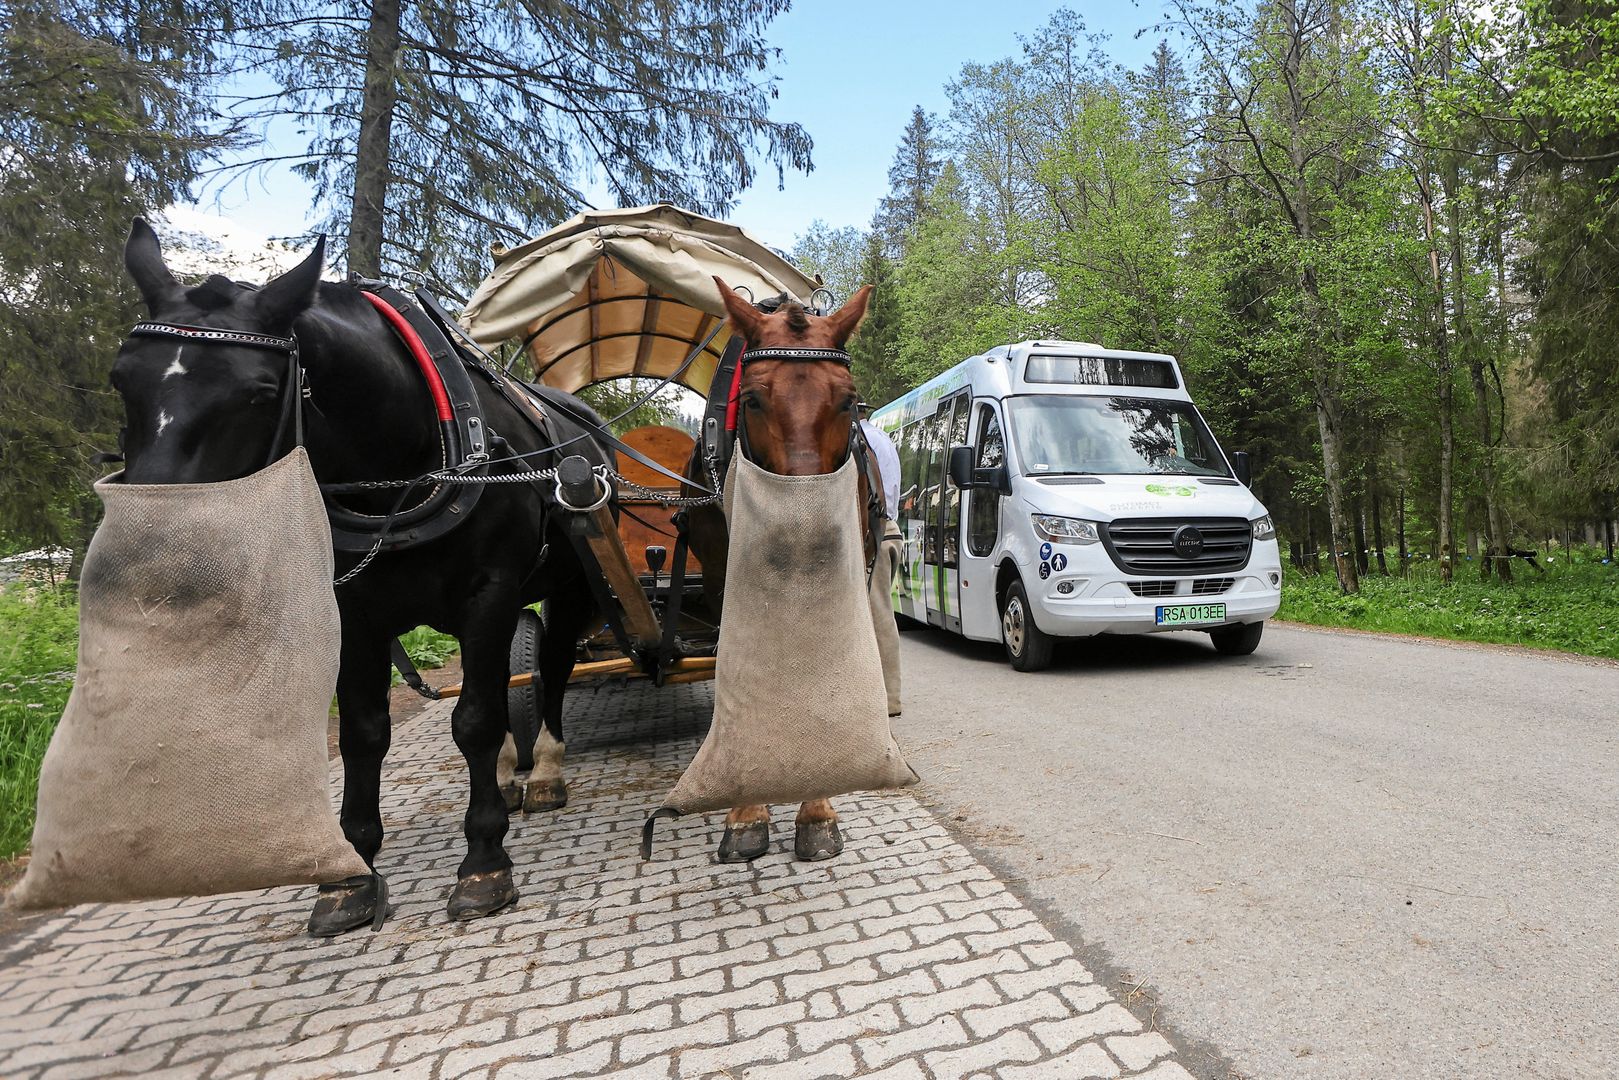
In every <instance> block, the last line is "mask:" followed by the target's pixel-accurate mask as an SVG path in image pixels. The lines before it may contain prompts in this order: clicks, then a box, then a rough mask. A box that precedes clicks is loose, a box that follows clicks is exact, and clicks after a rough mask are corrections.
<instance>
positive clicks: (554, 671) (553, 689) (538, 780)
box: [523, 579, 596, 813]
mask: <svg viewBox="0 0 1619 1080" xmlns="http://www.w3.org/2000/svg"><path fill="white" fill-rule="evenodd" d="M595 610H596V604H595V601H593V600H592V599H591V596H590V592H589V589H588V587H587V586H586V585H585V584H584V582H583V580H582V579H580V580H577V581H575V582H573V583H572V585H571V586H570V587H569V588H567V589H566V591H563V592H560V593H558V594H557V595H555V596H553V597H552V598H551V599H549V600H547V601H546V602H545V635H544V637H542V638H541V639H540V690H541V692H542V693H543V694H544V706H545V723H544V725H542V726H541V728H540V734H539V738H537V739H535V740H534V770H533V771H532V772H531V773H529V776H528V792H527V793H526V794H525V795H524V797H523V810H524V812H526V813H537V812H539V811H543V810H558V809H560V808H562V807H564V806H566V805H567V804H568V784H567V781H566V780H565V779H564V778H563V775H562V756H563V751H564V749H565V743H564V741H563V734H562V699H563V697H564V696H565V695H566V694H567V692H568V679H569V677H570V676H571V675H572V674H573V664H574V660H575V659H576V657H577V653H578V643H579V634H580V632H581V631H583V630H584V628H585V624H586V623H587V622H588V621H589V619H590V617H591V616H592V615H593V614H595Z"/></svg>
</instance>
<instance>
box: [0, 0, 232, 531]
mask: <svg viewBox="0 0 1619 1080" xmlns="http://www.w3.org/2000/svg"><path fill="white" fill-rule="evenodd" d="M210 10H211V4H209V3H188V2H185V0H173V2H165V0H134V2H132V3H128V4H122V5H117V6H115V7H113V8H109V7H106V6H102V5H95V4H91V3H84V2H73V3H65V4H47V3H37V2H34V0H22V2H14V0H0V301H3V302H0V386H4V387H5V393H4V394H0V532H3V533H5V534H8V535H9V536H11V537H13V538H15V539H18V540H22V541H24V542H26V543H27V544H28V545H29V546H34V545H39V544H45V543H64V544H68V545H70V546H78V547H81V548H82V545H83V544H85V543H86V542H87V541H88V538H89V530H90V528H91V526H92V524H93V522H94V521H95V519H96V517H97V516H98V515H99V507H98V505H97V504H96V501H95V499H94V498H93V497H92V496H91V494H90V491H89V481H90V480H91V479H93V478H94V476H95V475H96V471H97V470H96V469H95V468H94V466H92V465H91V463H90V461H89V458H90V455H91V454H93V453H94V452H95V451H97V450H103V449H109V448H112V447H114V446H116V442H117V432H118V417H119V414H120V412H121V409H120V408H119V405H118V399H117V397H116V395H114V394H113V393H112V390H111V387H110V386H108V383H107V373H108V370H109V369H110V367H111V364H112V359H113V354H114V351H115V350H116V348H117V346H118V342H119V341H120V340H121V339H122V337H123V331H124V329H125V328H126V327H127V326H128V325H129V323H130V322H131V321H132V320H133V318H134V317H135V316H136V315H137V313H138V312H139V303H138V301H137V299H136V297H135V291H134V289H133V287H132V286H131V285H130V284H129V283H128V281H127V280H126V279H125V275H124V271H123V258H122V253H123V243H124V238H125V237H126V236H127V235H128V232H129V225H130V219H131V218H133V217H135V216H136V215H137V214H145V213H151V212H152V211H154V210H157V209H160V208H161V207H163V206H165V205H167V204H169V203H170V202H172V201H174V200H175V199H176V198H179V197H182V196H183V195H184V194H185V193H186V192H187V190H188V188H189V185H190V184H191V182H192V179H193V178H194V177H195V175H196V173H197V169H198V167H199V165H200V163H201V161H202V160H203V158H204V157H205V156H206V155H207V154H208V153H210V152H211V151H212V150H214V149H217V148H218V147H220V146H222V145H225V144H228V143H229V142H231V141H232V139H233V137H234V135H233V133H232V132H231V131H230V130H229V129H228V128H225V127H222V126H221V125H220V124H219V123H218V122H217V121H216V120H215V118H214V117H213V116H212V115H211V114H210V112H209V110H208V109H207V107H206V105H205V103H204V102H203V100H202V88H203V85H204V83H205V81H206V80H207V79H208V78H209V77H210V75H211V73H212V68H213V58H212V57H211V55H209V54H208V53H207V51H206V50H204V49H201V48H199V47H198V46H197V44H196V42H194V41H192V39H191V38H190V36H189V35H187V34H185V33H184V32H182V31H181V30H179V29H177V28H179V27H183V26H185V25H187V24H188V23H189V22H190V21H191V20H193V19H195V18H203V17H206V15H207V13H208V12H209V11H210Z"/></svg>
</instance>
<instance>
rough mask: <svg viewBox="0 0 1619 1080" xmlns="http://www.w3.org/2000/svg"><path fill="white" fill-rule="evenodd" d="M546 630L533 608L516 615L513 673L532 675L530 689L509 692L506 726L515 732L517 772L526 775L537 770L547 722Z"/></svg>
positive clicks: (521, 688)
mask: <svg viewBox="0 0 1619 1080" xmlns="http://www.w3.org/2000/svg"><path fill="white" fill-rule="evenodd" d="M544 632H545V631H544V628H543V625H542V624H541V622H540V617H539V615H538V614H537V613H535V612H534V611H533V610H532V609H530V608H524V609H523V610H522V611H520V612H518V613H517V633H515V634H513V635H512V649H511V654H510V659H511V673H512V674H513V675H521V674H522V673H523V672H525V671H529V672H533V673H534V678H533V681H531V682H530V683H529V684H528V685H527V686H514V687H513V688H511V689H510V690H508V691H506V723H507V725H508V726H509V727H510V728H511V730H512V741H513V742H514V743H516V744H517V768H518V769H519V771H526V770H528V769H532V768H533V767H534V740H535V739H538V738H539V737H540V724H541V723H543V722H544V719H545V718H544V716H543V715H542V713H541V708H542V707H543V701H542V695H541V693H540V675H539V670H538V669H539V665H540V635H541V634H543V633H544Z"/></svg>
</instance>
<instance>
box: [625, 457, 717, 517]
mask: <svg viewBox="0 0 1619 1080" xmlns="http://www.w3.org/2000/svg"><path fill="white" fill-rule="evenodd" d="M703 464H704V465H705V466H707V469H708V482H709V485H710V486H711V488H712V490H713V491H714V494H712V495H665V494H664V491H665V490H666V489H664V488H651V487H647V486H646V485H645V484H637V483H636V482H635V481H634V480H628V479H626V478H625V477H624V474H623V473H620V472H617V471H616V470H614V469H608V470H607V473H608V475H610V476H611V477H612V478H613V479H614V480H616V481H618V484H619V486H620V487H621V488H624V489H626V490H628V491H629V493H630V494H632V495H638V496H640V497H641V498H643V499H648V500H650V501H652V502H656V503H657V504H658V505H660V506H712V505H713V504H714V503H717V502H719V501H720V500H721V499H722V498H724V497H725V496H724V493H723V492H721V491H720V478H719V474H718V473H717V472H715V470H714V463H713V462H712V461H710V460H709V459H708V456H707V455H706V454H705V455H704V457H703Z"/></svg>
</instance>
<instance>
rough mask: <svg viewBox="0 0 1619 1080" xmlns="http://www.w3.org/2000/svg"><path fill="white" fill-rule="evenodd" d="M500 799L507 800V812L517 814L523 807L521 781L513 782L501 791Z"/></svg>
mask: <svg viewBox="0 0 1619 1080" xmlns="http://www.w3.org/2000/svg"><path fill="white" fill-rule="evenodd" d="M500 797H501V798H502V799H505V800H506V812H507V813H508V814H512V813H516V812H517V811H518V810H520V809H521V808H522V806H523V784H522V781H520V780H513V781H512V782H511V783H509V784H507V785H505V786H504V787H502V788H501V789H500Z"/></svg>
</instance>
